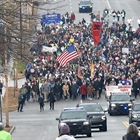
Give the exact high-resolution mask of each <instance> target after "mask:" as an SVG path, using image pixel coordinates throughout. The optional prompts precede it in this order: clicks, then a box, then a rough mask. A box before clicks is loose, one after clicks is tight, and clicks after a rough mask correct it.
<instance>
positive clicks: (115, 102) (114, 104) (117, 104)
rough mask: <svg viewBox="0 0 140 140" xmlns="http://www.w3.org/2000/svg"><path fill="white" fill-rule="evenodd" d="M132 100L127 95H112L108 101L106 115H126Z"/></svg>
mask: <svg viewBox="0 0 140 140" xmlns="http://www.w3.org/2000/svg"><path fill="white" fill-rule="evenodd" d="M133 100H134V99H133V98H131V97H130V95H128V94H127V93H112V94H111V95H110V97H109V99H108V102H109V103H108V113H109V114H110V115H115V114H124V115H128V114H129V109H130V108H131V106H132V101H133Z"/></svg>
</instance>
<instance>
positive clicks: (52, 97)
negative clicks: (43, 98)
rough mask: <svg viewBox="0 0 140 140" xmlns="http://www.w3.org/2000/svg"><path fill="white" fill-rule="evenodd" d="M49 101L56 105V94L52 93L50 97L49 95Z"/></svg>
mask: <svg viewBox="0 0 140 140" xmlns="http://www.w3.org/2000/svg"><path fill="white" fill-rule="evenodd" d="M48 100H49V101H50V102H51V103H54V102H55V97H54V93H53V92H50V93H49V95H48Z"/></svg>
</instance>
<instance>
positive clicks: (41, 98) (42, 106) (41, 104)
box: [38, 94, 44, 112]
mask: <svg viewBox="0 0 140 140" xmlns="http://www.w3.org/2000/svg"><path fill="white" fill-rule="evenodd" d="M38 103H39V105H40V112H41V111H44V98H43V96H42V94H40V95H39V97H38Z"/></svg>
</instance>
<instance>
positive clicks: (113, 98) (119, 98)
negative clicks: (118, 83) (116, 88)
mask: <svg viewBox="0 0 140 140" xmlns="http://www.w3.org/2000/svg"><path fill="white" fill-rule="evenodd" d="M111 101H130V96H129V95H113V96H111Z"/></svg>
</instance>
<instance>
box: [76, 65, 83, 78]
mask: <svg viewBox="0 0 140 140" xmlns="http://www.w3.org/2000/svg"><path fill="white" fill-rule="evenodd" d="M77 76H78V77H79V78H81V79H82V78H83V76H82V72H81V67H80V65H78V71H77Z"/></svg>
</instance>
